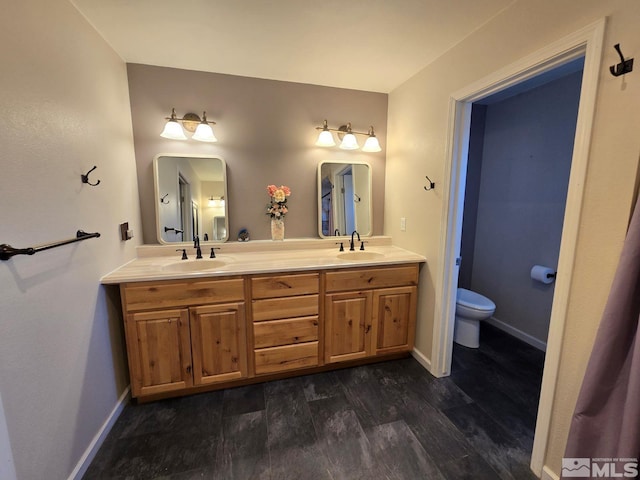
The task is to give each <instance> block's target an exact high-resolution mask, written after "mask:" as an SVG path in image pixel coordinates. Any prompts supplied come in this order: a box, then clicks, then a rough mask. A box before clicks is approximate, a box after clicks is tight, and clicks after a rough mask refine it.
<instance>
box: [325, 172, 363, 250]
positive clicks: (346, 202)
mask: <svg viewBox="0 0 640 480" xmlns="http://www.w3.org/2000/svg"><path fill="white" fill-rule="evenodd" d="M371 218H372V215H371V166H370V165H369V164H368V163H364V162H360V163H355V162H354V163H348V162H321V163H320V164H319V165H318V232H319V234H320V237H322V238H326V237H333V236H345V235H351V233H352V232H353V231H354V230H356V231H357V232H358V233H359V234H360V235H361V236H369V235H371V231H372V229H371V223H372V222H371Z"/></svg>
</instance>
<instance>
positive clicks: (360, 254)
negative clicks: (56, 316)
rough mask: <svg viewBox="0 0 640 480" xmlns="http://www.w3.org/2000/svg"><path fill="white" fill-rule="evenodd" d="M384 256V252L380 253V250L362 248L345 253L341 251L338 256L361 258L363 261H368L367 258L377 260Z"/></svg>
mask: <svg viewBox="0 0 640 480" xmlns="http://www.w3.org/2000/svg"><path fill="white" fill-rule="evenodd" d="M382 257H384V255H383V254H382V253H378V252H363V251H361V250H358V251H355V252H344V253H339V254H338V258H340V259H342V260H361V261H366V260H377V259H379V258H382Z"/></svg>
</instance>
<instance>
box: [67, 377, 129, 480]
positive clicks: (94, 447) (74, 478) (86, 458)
mask: <svg viewBox="0 0 640 480" xmlns="http://www.w3.org/2000/svg"><path fill="white" fill-rule="evenodd" d="M129 392H130V387H127V388H126V389H125V391H124V392H122V395H120V398H119V399H118V403H116V406H115V407H113V410H111V413H110V414H109V416H108V417H107V419H106V420H105V421H104V423H103V424H102V427H100V430H98V432H97V433H96V435H95V437H93V440H92V441H91V443H90V444H89V446H88V447H87V449H86V450H85V452H84V454H83V455H82V457H80V460H79V461H78V463H77V464H76V468H74V469H73V472H71V474H70V475H69V478H68V480H80V479H81V478H82V476H83V475H84V474H85V473H86V472H87V469H88V468H89V465H91V462H92V461H93V459H94V458H95V456H96V454H97V453H98V450H99V449H100V447H101V446H102V444H103V442H104V440H105V439H106V438H107V435H108V434H109V432H110V431H111V428H112V427H113V425H114V424H115V423H116V420H117V419H118V417H119V416H120V414H121V413H122V410H123V409H124V407H125V405H126V404H127V402H128V401H129Z"/></svg>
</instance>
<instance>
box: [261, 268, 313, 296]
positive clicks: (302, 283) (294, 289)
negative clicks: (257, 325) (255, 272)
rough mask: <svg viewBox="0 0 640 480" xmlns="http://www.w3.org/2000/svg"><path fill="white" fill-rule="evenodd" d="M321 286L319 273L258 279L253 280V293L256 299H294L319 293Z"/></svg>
mask: <svg viewBox="0 0 640 480" xmlns="http://www.w3.org/2000/svg"><path fill="white" fill-rule="evenodd" d="M319 284H320V282H319V275H318V274H317V273H310V274H303V275H280V276H269V277H257V278H252V279H251V291H252V297H253V298H254V299H256V298H276V297H293V296H296V295H308V294H312V293H318V291H319V287H320V285H319Z"/></svg>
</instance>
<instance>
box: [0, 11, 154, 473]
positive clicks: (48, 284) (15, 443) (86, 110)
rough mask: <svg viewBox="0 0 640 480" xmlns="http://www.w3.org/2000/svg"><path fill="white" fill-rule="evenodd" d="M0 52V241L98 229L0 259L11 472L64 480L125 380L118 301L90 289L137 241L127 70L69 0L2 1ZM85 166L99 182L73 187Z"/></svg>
mask: <svg viewBox="0 0 640 480" xmlns="http://www.w3.org/2000/svg"><path fill="white" fill-rule="evenodd" d="M0 58H2V74H1V75H0V105H2V115H0V145H2V153H0V156H1V160H0V164H1V165H2V174H1V175H0V192H2V200H0V202H2V204H1V207H0V222H1V224H2V227H3V228H2V232H1V233H0V243H8V244H11V245H13V246H15V247H27V246H33V245H37V244H42V243H48V242H52V241H56V240H62V239H66V238H69V237H72V236H74V235H75V232H76V230H77V229H79V228H81V229H84V230H86V231H88V232H95V231H97V232H100V233H101V234H102V236H101V237H100V238H98V239H90V240H85V241H83V242H80V243H76V244H73V245H67V246H64V247H60V248H57V249H54V250H49V251H45V252H41V253H38V254H36V255H35V256H32V257H31V256H19V257H14V258H13V259H12V260H9V261H7V262H0V285H2V288H1V289H0V306H1V308H0V312H1V313H0V317H1V318H0V396H1V398H2V405H3V407H4V418H5V419H6V432H7V433H8V441H9V443H10V446H11V455H10V456H11V457H12V458H13V462H14V464H15V470H16V474H17V478H18V479H21V480H22V479H24V480H31V479H45V478H46V479H63V478H67V477H68V476H69V474H70V473H71V472H72V470H73V469H74V467H75V466H76V464H77V462H78V461H79V460H80V458H81V457H82V455H83V454H84V453H85V450H86V449H87V447H88V445H89V444H90V443H91V441H92V439H93V438H94V436H95V435H96V433H97V432H98V431H99V430H100V428H101V426H102V425H103V423H104V422H105V420H106V419H107V416H108V415H109V413H110V412H111V411H112V410H113V408H114V406H115V405H116V403H117V400H118V398H119V396H120V395H121V394H122V393H123V391H124V390H125V389H126V386H127V384H128V379H127V375H126V368H125V364H124V363H125V358H126V357H125V355H124V353H123V341H122V328H121V319H120V314H119V311H120V307H119V305H118V298H117V295H114V291H113V289H105V288H103V287H101V286H100V284H99V280H100V277H101V276H102V275H104V274H105V273H107V272H109V271H111V270H112V269H114V268H116V267H118V266H119V265H121V264H123V263H124V262H126V261H128V260H129V259H131V258H133V257H134V256H135V246H136V244H137V243H138V239H139V238H141V237H142V235H141V233H142V232H141V224H140V215H139V207H138V189H137V182H136V166H135V159H134V155H133V137H132V131H131V115H130V107H129V97H128V87H127V76H126V67H125V64H124V63H123V62H122V60H121V59H120V58H119V57H117V56H116V55H115V54H114V52H113V51H112V50H111V49H110V48H109V47H108V46H107V45H106V44H105V42H104V41H103V40H102V39H101V38H100V37H99V36H98V35H97V33H96V32H95V31H94V30H93V29H92V28H91V27H90V26H89V24H88V23H87V22H86V21H85V20H84V19H83V18H82V17H81V16H80V14H79V13H78V12H77V11H76V10H75V8H74V7H73V6H72V5H71V4H70V3H69V2H68V1H66V0H25V1H21V2H4V3H3V9H2V15H1V16H0ZM94 165H97V167H98V168H97V170H96V171H94V172H93V173H92V174H91V179H92V181H96V180H98V179H99V180H101V183H100V185H99V186H97V187H90V186H88V185H83V184H81V182H80V175H81V174H82V173H85V172H86V171H88V170H89V169H90V168H91V167H93V166H94ZM123 221H129V222H130V223H129V224H130V227H131V228H133V230H134V232H135V234H137V235H138V236H137V237H136V238H135V239H134V240H133V241H129V242H121V241H120V240H119V228H118V224H119V223H121V222H123ZM1 430H2V429H1V428H0V431H1ZM0 437H2V434H1V433H0ZM4 443H5V442H4V441H3V440H0V444H1V445H3V446H4ZM0 459H1V460H2V461H3V462H5V461H6V460H5V451H4V450H3V454H2V456H1V457H0Z"/></svg>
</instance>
